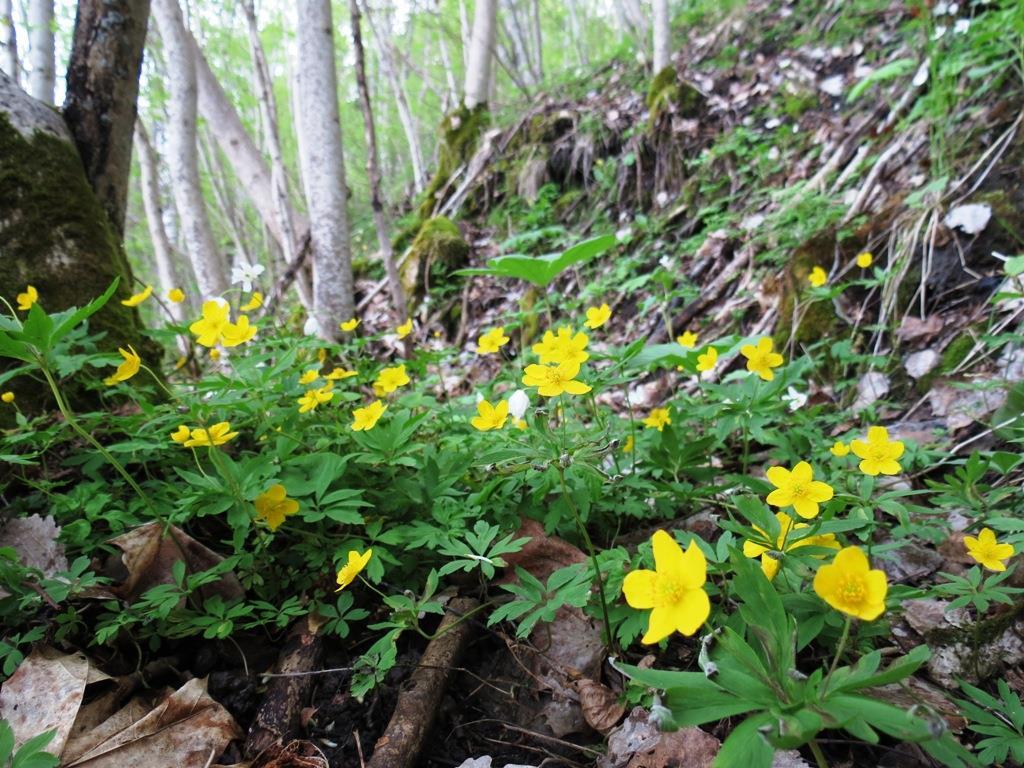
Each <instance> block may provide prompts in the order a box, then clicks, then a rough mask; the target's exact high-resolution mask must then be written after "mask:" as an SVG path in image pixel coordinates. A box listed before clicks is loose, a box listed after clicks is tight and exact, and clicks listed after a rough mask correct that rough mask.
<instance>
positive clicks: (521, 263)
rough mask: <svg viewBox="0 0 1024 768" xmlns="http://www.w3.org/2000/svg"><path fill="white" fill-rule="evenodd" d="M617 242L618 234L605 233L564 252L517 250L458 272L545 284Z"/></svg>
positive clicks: (460, 273) (539, 284)
mask: <svg viewBox="0 0 1024 768" xmlns="http://www.w3.org/2000/svg"><path fill="white" fill-rule="evenodd" d="M613 245H615V236H614V235H601V236H599V237H594V238H591V239H590V240H584V241H583V242H582V243H577V244H576V245H574V246H572V247H571V248H568V249H567V250H565V251H563V252H562V253H548V254H545V255H543V256H524V255H522V254H518V253H513V254H509V255H507V256H498V257H497V258H494V259H491V260H490V261H488V262H487V266H486V267H484V268H480V269H462V270H459V271H458V272H456V274H459V275H492V276H494V277H515V278H518V279H520V280H525V281H527V282H529V283H533V284H534V285H537V286H540V287H541V288H543V287H545V286H547V285H549V284H550V283H551V281H552V280H554V279H555V278H556V277H558V275H559V274H561V273H562V271H564V270H565V269H568V268H569V267H571V266H572V265H573V264H578V263H580V262H581V261H587V260H589V259H592V258H594V257H595V256H598V255H600V254H602V253H604V252H605V251H607V250H608V249H609V248H611V247H612V246H613Z"/></svg>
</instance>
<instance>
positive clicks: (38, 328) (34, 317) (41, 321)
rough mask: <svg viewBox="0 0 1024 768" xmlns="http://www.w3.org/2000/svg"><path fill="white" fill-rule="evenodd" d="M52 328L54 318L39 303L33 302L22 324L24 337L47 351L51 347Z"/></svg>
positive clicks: (41, 349) (38, 347)
mask: <svg viewBox="0 0 1024 768" xmlns="http://www.w3.org/2000/svg"><path fill="white" fill-rule="evenodd" d="M52 330H53V319H52V318H51V317H50V316H49V315H48V314H46V310H45V309H43V308H42V307H41V306H40V305H39V304H38V303H36V304H33V305H32V307H31V309H29V311H28V317H27V318H25V323H24V325H23V326H22V331H21V335H22V338H23V339H24V340H25V341H26V342H28V343H29V344H32V345H33V346H35V347H36V348H37V349H39V350H40V351H42V352H46V351H47V350H49V348H50V331H52Z"/></svg>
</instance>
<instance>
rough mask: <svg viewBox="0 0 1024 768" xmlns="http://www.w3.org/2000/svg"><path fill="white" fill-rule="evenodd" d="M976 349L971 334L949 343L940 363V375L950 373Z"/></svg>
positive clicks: (962, 335) (963, 334) (960, 336)
mask: <svg viewBox="0 0 1024 768" xmlns="http://www.w3.org/2000/svg"><path fill="white" fill-rule="evenodd" d="M972 349H974V338H973V337H972V336H971V335H970V334H969V333H962V334H960V335H959V336H957V337H956V338H955V339H953V341H951V342H950V343H949V346H948V347H946V349H945V350H943V352H942V360H940V361H939V373H950V372H951V371H952V370H953V369H954V368H956V367H957V366H958V365H960V363H962V362H963V361H964V359H965V358H966V357H967V355H969V354H970V353H971V350H972Z"/></svg>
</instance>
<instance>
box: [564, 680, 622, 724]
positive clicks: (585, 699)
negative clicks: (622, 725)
mask: <svg viewBox="0 0 1024 768" xmlns="http://www.w3.org/2000/svg"><path fill="white" fill-rule="evenodd" d="M576 691H577V692H578V693H579V695H580V706H581V707H582V708H583V717H584V718H585V719H586V721H587V725H589V726H590V727H591V728H593V729H594V730H595V731H597V732H598V733H602V734H607V733H608V731H610V730H611V729H612V728H614V727H615V725H616V723H618V722H619V720H621V719H622V716H623V715H625V714H626V708H625V707H624V706H623V705H622V704H621V703H619V697H618V695H617V694H616V693H615V691H613V690H612V689H611V688H609V687H608V686H606V685H601V683H596V682H594V681H593V680H589V679H583V680H577V681H576Z"/></svg>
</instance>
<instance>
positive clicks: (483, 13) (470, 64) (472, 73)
mask: <svg viewBox="0 0 1024 768" xmlns="http://www.w3.org/2000/svg"><path fill="white" fill-rule="evenodd" d="M497 15H498V0H477V3H476V8H475V9H474V11H473V33H472V36H471V38H470V44H469V52H468V54H467V55H466V85H465V104H466V106H467V107H468V108H469V109H473V107H475V106H477V105H478V104H486V103H487V94H488V89H489V86H490V83H491V66H492V65H491V62H492V60H493V51H494V41H495V23H496V21H497Z"/></svg>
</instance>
